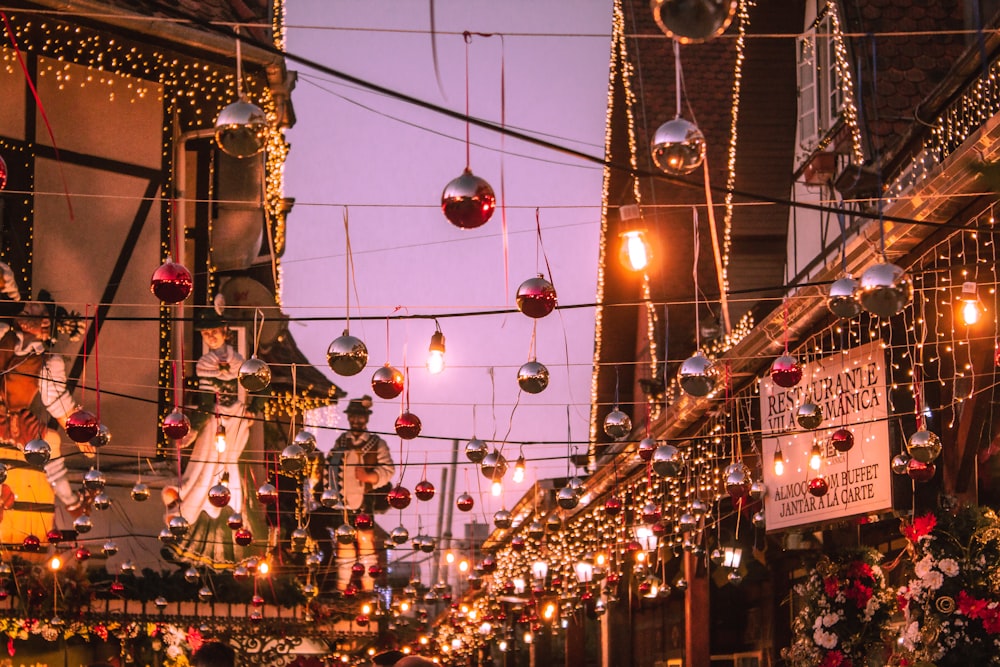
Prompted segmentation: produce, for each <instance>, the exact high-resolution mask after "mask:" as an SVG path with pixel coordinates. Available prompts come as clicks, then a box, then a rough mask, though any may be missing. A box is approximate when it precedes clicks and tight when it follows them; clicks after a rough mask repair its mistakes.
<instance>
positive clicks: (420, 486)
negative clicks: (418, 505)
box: [413, 479, 434, 501]
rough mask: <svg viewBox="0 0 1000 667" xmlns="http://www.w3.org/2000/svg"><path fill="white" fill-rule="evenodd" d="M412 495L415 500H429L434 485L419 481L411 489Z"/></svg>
mask: <svg viewBox="0 0 1000 667" xmlns="http://www.w3.org/2000/svg"><path fill="white" fill-rule="evenodd" d="M413 495H415V496H416V497H417V500H424V501H427V500H430V499H431V498H433V497H434V485H433V484H432V483H431V482H429V481H428V480H426V479H424V480H421V481H419V482H417V485H416V486H415V487H413Z"/></svg>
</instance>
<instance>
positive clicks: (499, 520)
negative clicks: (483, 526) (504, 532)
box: [493, 510, 514, 528]
mask: <svg viewBox="0 0 1000 667" xmlns="http://www.w3.org/2000/svg"><path fill="white" fill-rule="evenodd" d="M513 523H514V517H513V515H512V514H511V513H510V512H509V511H507V510H499V511H497V512H494V514H493V524H494V525H495V526H496V527H497V528H510V527H511V525H513Z"/></svg>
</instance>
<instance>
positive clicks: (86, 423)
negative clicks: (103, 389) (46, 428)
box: [66, 408, 101, 442]
mask: <svg viewBox="0 0 1000 667" xmlns="http://www.w3.org/2000/svg"><path fill="white" fill-rule="evenodd" d="M100 426H101V425H100V423H99V422H98V421H97V417H96V416H95V415H94V413H93V412H88V411H87V410H84V409H82V408H81V409H79V410H77V411H76V412H74V413H73V414H71V415H70V416H69V417H67V418H66V435H68V436H69V437H70V439H71V440H72V441H73V442H90V441H91V440H93V439H94V436H95V435H97V431H98V429H99V428H100Z"/></svg>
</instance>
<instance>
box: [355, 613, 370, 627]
mask: <svg viewBox="0 0 1000 667" xmlns="http://www.w3.org/2000/svg"><path fill="white" fill-rule="evenodd" d="M354 623H355V624H356V625H358V626H359V627H362V628H367V627H368V617H367V616H365V615H364V614H358V616H357V618H355V619H354Z"/></svg>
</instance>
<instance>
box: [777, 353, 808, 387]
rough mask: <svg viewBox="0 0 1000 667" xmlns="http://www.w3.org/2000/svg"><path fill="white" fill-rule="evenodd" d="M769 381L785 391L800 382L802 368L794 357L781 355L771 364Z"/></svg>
mask: <svg viewBox="0 0 1000 667" xmlns="http://www.w3.org/2000/svg"><path fill="white" fill-rule="evenodd" d="M770 373H771V379H772V380H774V384H776V385H778V386H779V387H784V388H785V389H790V388H791V387H794V386H795V385H797V384H798V383H799V382H801V381H802V366H801V364H799V362H798V361H796V360H795V357H793V356H790V355H787V354H783V355H781V356H780V357H778V358H777V359H775V360H774V363H773V364H771V371H770Z"/></svg>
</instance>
